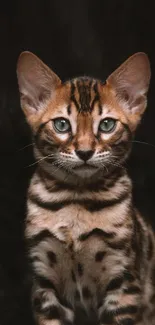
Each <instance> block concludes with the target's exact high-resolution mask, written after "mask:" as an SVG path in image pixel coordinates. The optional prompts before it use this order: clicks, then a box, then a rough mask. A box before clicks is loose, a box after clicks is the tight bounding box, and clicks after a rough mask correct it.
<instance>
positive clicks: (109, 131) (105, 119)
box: [99, 117, 117, 133]
mask: <svg viewBox="0 0 155 325" xmlns="http://www.w3.org/2000/svg"><path fill="white" fill-rule="evenodd" d="M104 121H113V122H114V124H113V126H112V128H111V129H109V130H107V131H105V130H103V129H101V124H102V123H103V122H104ZM116 125H117V120H116V119H114V118H112V117H106V118H104V119H103V120H101V121H100V124H99V131H100V132H102V133H111V132H113V131H114V130H115V128H116Z"/></svg>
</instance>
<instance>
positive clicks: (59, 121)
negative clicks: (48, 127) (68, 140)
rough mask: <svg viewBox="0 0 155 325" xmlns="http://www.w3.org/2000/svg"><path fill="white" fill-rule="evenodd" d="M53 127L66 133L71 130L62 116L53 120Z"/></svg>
mask: <svg viewBox="0 0 155 325" xmlns="http://www.w3.org/2000/svg"><path fill="white" fill-rule="evenodd" d="M53 124H54V128H55V130H56V131H57V132H59V133H67V132H69V131H70V130H71V126H70V122H69V121H68V120H66V119H65V118H63V117H60V118H56V119H54V120H53Z"/></svg>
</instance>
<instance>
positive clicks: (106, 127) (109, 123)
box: [99, 118, 116, 133]
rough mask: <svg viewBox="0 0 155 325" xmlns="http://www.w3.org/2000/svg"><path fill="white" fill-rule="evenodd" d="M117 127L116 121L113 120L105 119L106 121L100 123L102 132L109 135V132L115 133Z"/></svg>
mask: <svg viewBox="0 0 155 325" xmlns="http://www.w3.org/2000/svg"><path fill="white" fill-rule="evenodd" d="M115 126H116V120H114V119H112V118H105V119H104V120H102V121H101V122H100V125H99V130H100V131H101V132H105V133H108V132H111V131H113V130H114V128H115Z"/></svg>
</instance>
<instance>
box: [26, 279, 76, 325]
mask: <svg viewBox="0 0 155 325" xmlns="http://www.w3.org/2000/svg"><path fill="white" fill-rule="evenodd" d="M32 305H33V311H34V316H35V319H36V324H37V325H72V324H73V319H74V314H73V311H72V310H71V309H70V308H67V307H66V306H64V305H62V304H61V302H60V300H59V298H58V296H57V293H56V291H55V289H54V288H45V287H44V286H43V287H40V286H39V285H38V284H37V285H36V284H35V285H34V287H33V291H32Z"/></svg>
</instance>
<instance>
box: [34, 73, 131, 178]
mask: <svg viewBox="0 0 155 325" xmlns="http://www.w3.org/2000/svg"><path fill="white" fill-rule="evenodd" d="M73 89H74V92H73ZM60 98H61V102H60ZM40 123H41V124H42V123H43V126H42V128H41V130H40V128H39V133H38V131H37V133H36V136H35V139H36V149H35V152H36V155H37V159H38V160H39V159H40V158H43V157H47V159H46V161H48V163H50V162H51V164H54V165H55V166H57V167H60V168H63V169H65V170H66V171H70V172H71V173H75V174H78V175H79V176H81V177H86V176H90V175H91V174H93V173H96V172H97V171H99V170H104V169H105V171H106V170H107V169H109V168H110V167H111V166H114V165H116V166H117V165H119V164H121V163H122V162H123V161H124V159H125V158H126V157H127V155H128V152H129V149H130V146H131V130H130V128H129V126H128V121H127V118H126V116H125V114H123V112H122V109H121V107H120V106H119V104H118V103H117V101H116V100H115V98H114V96H113V94H112V93H110V90H108V89H107V86H106V85H102V84H101V83H100V82H99V81H95V80H92V79H87V78H78V79H75V80H73V81H70V82H68V83H66V84H65V85H63V86H62V88H60V89H59V90H58V91H57V93H56V95H55V98H54V100H53V101H52V102H51V103H50V104H49V105H48V107H47V109H46V111H45V113H44V114H43V116H42V121H40Z"/></svg>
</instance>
